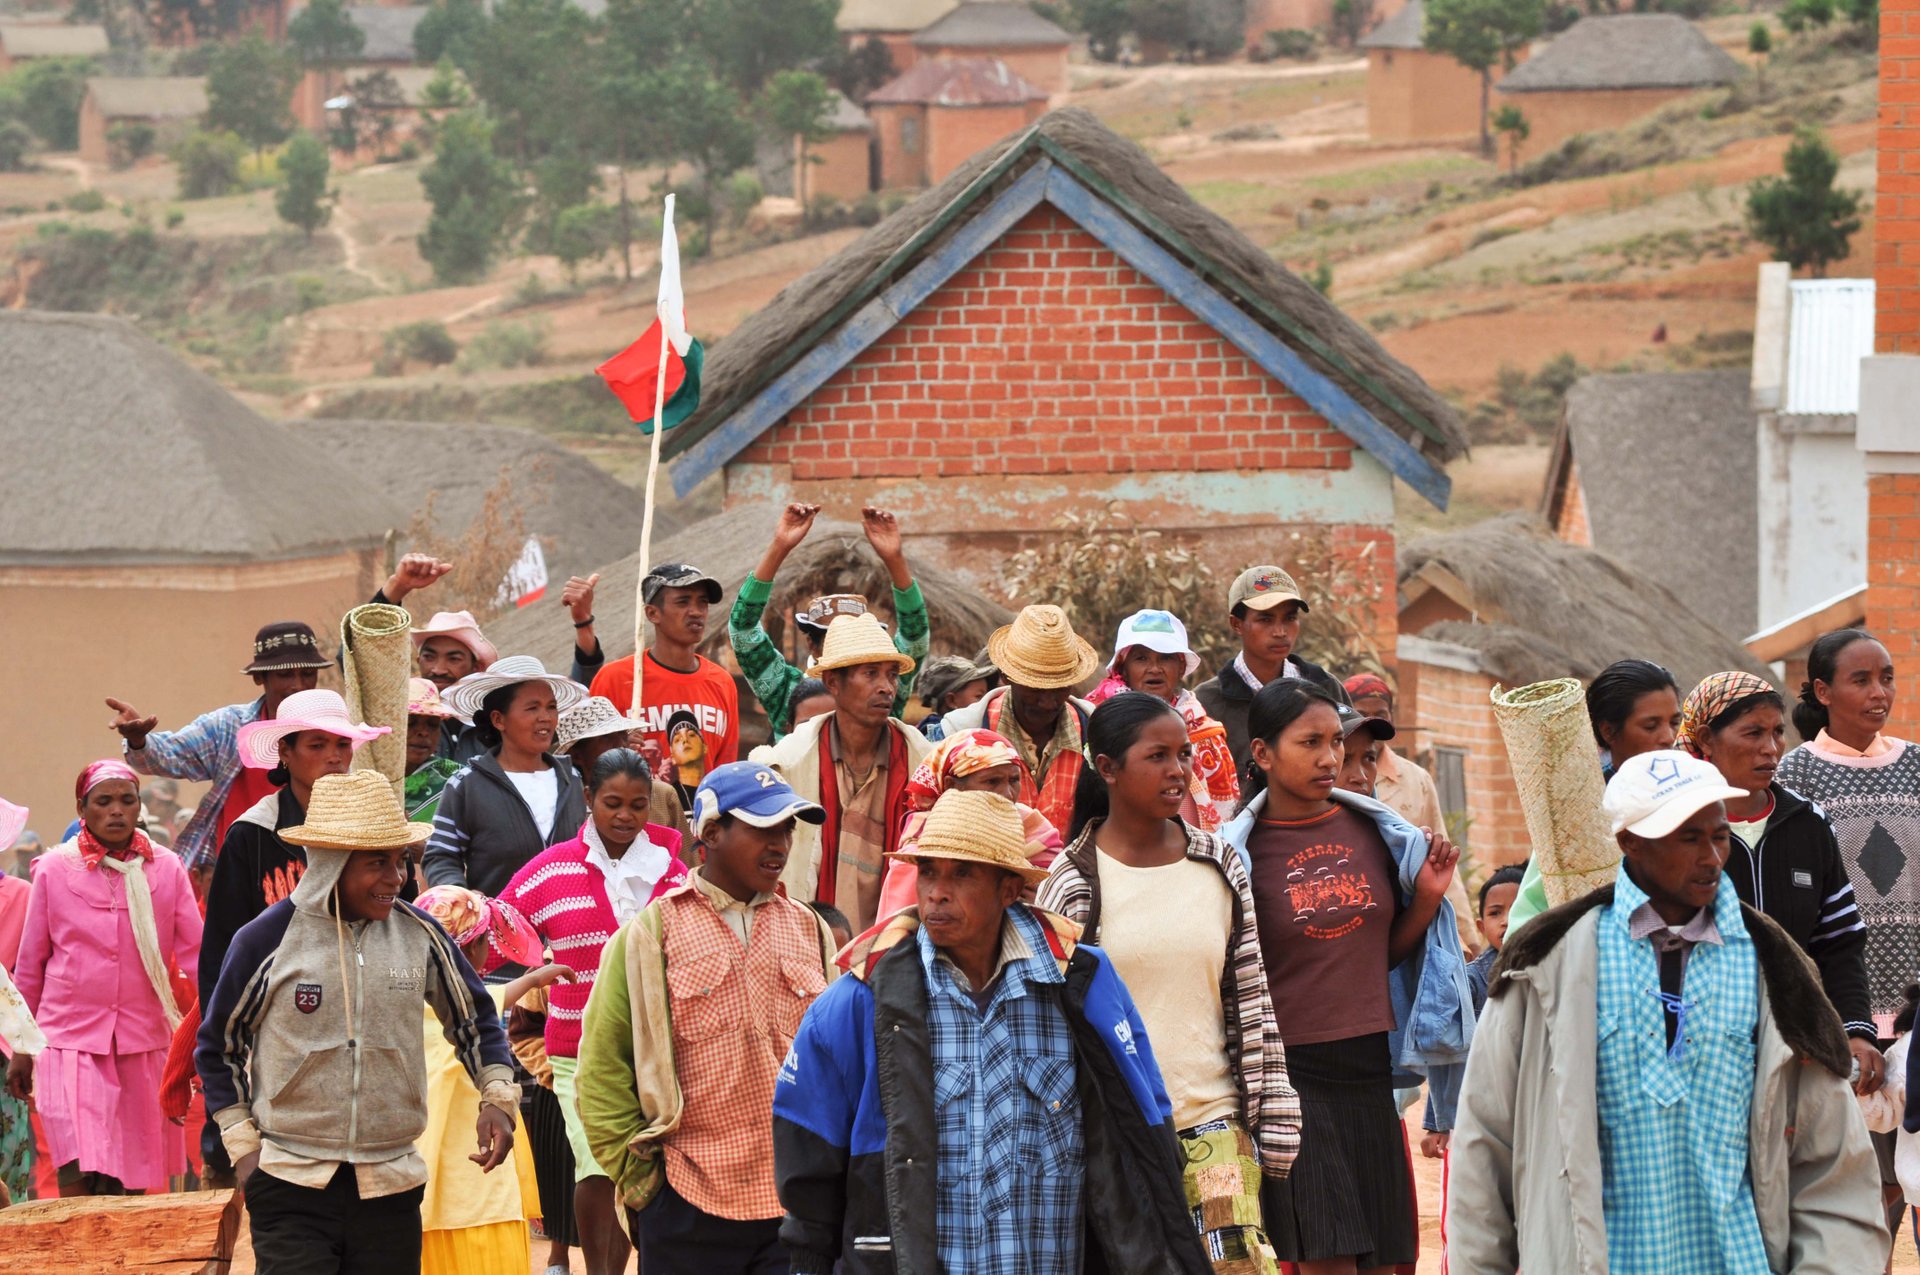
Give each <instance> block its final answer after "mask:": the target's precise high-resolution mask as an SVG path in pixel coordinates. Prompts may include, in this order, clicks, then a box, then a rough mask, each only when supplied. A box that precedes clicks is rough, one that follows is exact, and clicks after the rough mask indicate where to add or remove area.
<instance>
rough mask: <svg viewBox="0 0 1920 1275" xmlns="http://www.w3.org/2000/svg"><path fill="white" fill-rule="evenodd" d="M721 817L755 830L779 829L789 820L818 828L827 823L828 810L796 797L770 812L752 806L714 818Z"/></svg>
mask: <svg viewBox="0 0 1920 1275" xmlns="http://www.w3.org/2000/svg"><path fill="white" fill-rule="evenodd" d="M720 815H732V816H733V817H734V818H735V819H738V820H739V821H740V822H741V823H744V824H750V825H752V826H753V827H755V828H777V827H779V826H780V825H781V824H783V823H785V822H786V821H787V820H789V819H798V820H799V821H800V822H801V823H810V824H812V825H814V826H815V827H816V828H817V827H819V826H820V825H821V824H824V823H825V822H826V821H827V812H826V808H825V807H823V806H821V805H819V804H818V803H816V802H811V801H808V800H806V799H805V798H804V797H795V798H794V799H793V800H791V801H783V802H781V803H780V804H779V805H778V806H777V807H775V808H773V809H770V810H755V809H754V808H753V807H751V806H735V807H734V808H733V809H731V810H722V811H720V812H719V813H718V814H716V815H714V818H715V819H718V818H719V817H720ZM709 822H711V820H709Z"/></svg>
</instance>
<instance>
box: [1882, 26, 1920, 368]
mask: <svg viewBox="0 0 1920 1275" xmlns="http://www.w3.org/2000/svg"><path fill="white" fill-rule="evenodd" d="M1878 163H1879V181H1878V186H1877V192H1876V195H1875V200H1874V209H1873V212H1874V237H1875V238H1874V248H1873V261H1874V267H1873V275H1874V279H1875V281H1876V283H1877V285H1878V286H1877V288H1876V294H1875V307H1876V309H1877V310H1878V316H1877V320H1876V322H1875V325H1874V330H1875V342H1874V344H1875V348H1876V349H1877V350H1878V351H1879V352H1880V353H1881V354H1915V353H1920V0H1881V5H1880V129H1879V144H1878Z"/></svg>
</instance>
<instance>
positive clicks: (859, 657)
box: [807, 647, 915, 677]
mask: <svg viewBox="0 0 1920 1275" xmlns="http://www.w3.org/2000/svg"><path fill="white" fill-rule="evenodd" d="M914 662H915V661H914V658H913V657H912V656H911V655H902V654H901V653H900V652H898V651H896V650H894V649H892V648H891V647H889V648H888V649H887V651H886V653H885V654H882V653H881V652H879V651H855V652H852V653H850V654H847V655H843V656H841V657H840V658H839V659H837V660H832V661H827V660H821V661H819V662H818V663H816V664H813V665H810V666H809V667H808V669H807V671H808V672H809V673H811V674H812V675H813V676H814V677H818V676H820V674H822V673H831V672H833V670H835V669H842V668H859V667H860V666H861V665H862V664H891V665H893V666H894V667H895V668H897V669H899V670H900V673H901V676H903V677H904V676H905V675H906V674H908V673H911V672H913V666H914Z"/></svg>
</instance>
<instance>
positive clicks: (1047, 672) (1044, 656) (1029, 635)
mask: <svg viewBox="0 0 1920 1275" xmlns="http://www.w3.org/2000/svg"><path fill="white" fill-rule="evenodd" d="M987 655H988V657H989V658H991V659H992V660H993V664H994V667H995V668H997V669H999V670H1000V671H1001V672H1002V673H1004V674H1006V676H1007V681H1009V682H1011V683H1013V684H1014V685H1015V686H1031V687H1032V688H1033V689H1035V690H1036V691H1051V690H1059V689H1061V688H1063V687H1068V686H1078V685H1080V683H1082V682H1084V681H1086V680H1087V678H1089V677H1091V676H1092V675H1093V673H1094V671H1095V670H1096V669H1098V668H1099V667H1100V657H1099V655H1097V654H1095V652H1094V649H1093V648H1092V647H1091V646H1088V645H1087V644H1086V642H1085V641H1083V640H1082V639H1081V638H1080V635H1079V634H1077V633H1075V632H1074V631H1073V625H1071V624H1069V623H1068V622H1067V613H1066V612H1065V611H1062V610H1061V609H1060V608H1059V607H1057V606H1046V605H1038V606H1030V607H1022V608H1021V609H1020V614H1019V615H1016V616H1014V617H1013V623H1012V624H1009V625H1007V626H1006V627H1005V628H1003V629H995V630H994V634H993V636H992V637H990V638H988V639H987Z"/></svg>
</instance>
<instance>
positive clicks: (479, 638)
mask: <svg viewBox="0 0 1920 1275" xmlns="http://www.w3.org/2000/svg"><path fill="white" fill-rule="evenodd" d="M430 637H450V638H452V639H453V640H454V641H456V642H458V643H460V644H461V645H462V646H464V647H466V648H467V649H468V650H469V651H472V652H473V662H474V663H475V664H476V665H478V666H479V667H480V668H482V669H488V668H492V667H493V663H494V661H495V660H498V659H499V658H500V652H499V651H498V650H496V649H495V648H494V645H493V643H491V642H489V641H487V638H486V635H485V634H484V633H482V632H480V621H478V620H476V619H474V618H473V612H471V611H441V612H438V613H436V614H435V615H434V616H433V618H432V619H430V620H428V621H427V622H426V623H425V624H423V625H421V626H420V627H419V628H417V629H415V630H413V649H414V650H416V651H417V650H419V649H420V648H421V647H422V646H424V645H426V641H427V639H428V638H430Z"/></svg>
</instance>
